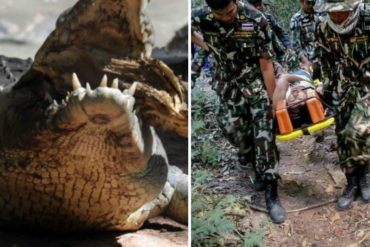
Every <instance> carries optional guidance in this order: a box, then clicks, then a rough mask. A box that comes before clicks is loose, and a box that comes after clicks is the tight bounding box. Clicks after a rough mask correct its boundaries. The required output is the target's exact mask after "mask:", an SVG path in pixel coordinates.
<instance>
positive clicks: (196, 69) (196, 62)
mask: <svg viewBox="0 0 370 247" xmlns="http://www.w3.org/2000/svg"><path fill="white" fill-rule="evenodd" d="M208 55H209V54H208V52H206V51H204V50H202V49H201V48H200V47H197V48H196V50H195V53H194V57H193V59H192V60H191V85H192V87H194V85H195V81H196V80H197V78H198V77H199V76H200V73H201V72H202V67H203V65H204V63H205V60H206V58H207V56H208Z"/></svg>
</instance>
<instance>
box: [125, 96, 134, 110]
mask: <svg viewBox="0 0 370 247" xmlns="http://www.w3.org/2000/svg"><path fill="white" fill-rule="evenodd" d="M134 104H135V100H134V99H133V98H129V99H128V100H127V106H126V109H127V112H132V109H134Z"/></svg>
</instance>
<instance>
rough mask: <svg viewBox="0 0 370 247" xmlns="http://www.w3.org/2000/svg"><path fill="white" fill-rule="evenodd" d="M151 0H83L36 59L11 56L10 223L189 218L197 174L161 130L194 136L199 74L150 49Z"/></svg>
mask: <svg viewBox="0 0 370 247" xmlns="http://www.w3.org/2000/svg"><path fill="white" fill-rule="evenodd" d="M147 4H148V1H147V0H120V1H117V0H79V1H78V2H77V3H76V4H75V5H74V6H73V7H71V8H69V9H68V10H66V11H64V12H63V13H62V14H61V15H60V16H59V18H58V20H57V22H56V27H55V30H54V31H53V32H51V33H50V35H49V36H48V37H47V39H46V40H45V42H44V43H43V45H42V46H41V48H40V49H39V50H38V52H37V53H36V55H35V59H34V61H33V62H32V61H31V60H22V59H18V58H7V57H5V56H0V102H1V104H0V142H1V147H0V226H2V227H12V228H13V227H16V228H19V227H22V228H24V227H25V228H32V229H35V228H40V229H46V230H50V231H90V230H93V231H96V230H99V231H100V230H103V231H110V230H136V229H138V228H140V227H141V226H142V225H143V223H144V222H145V220H147V219H149V218H151V217H155V216H157V215H160V214H164V215H167V216H169V217H171V218H173V219H175V220H177V221H179V222H181V223H184V224H186V223H187V221H188V218H187V215H188V202H187V201H188V187H187V184H188V176H187V175H186V174H184V173H183V172H182V171H181V170H180V169H179V168H178V167H176V166H174V165H172V164H170V163H171V162H169V159H168V158H167V150H166V148H165V147H166V145H164V144H163V143H162V141H161V138H159V137H158V134H157V132H161V133H170V134H172V135H175V136H177V137H180V138H183V139H186V138H187V135H188V108H187V100H188V99H187V90H188V89H187V83H186V82H183V81H182V80H181V77H178V76H176V75H175V74H174V72H173V71H172V70H171V69H170V68H169V67H168V66H167V65H166V64H165V63H163V62H161V61H160V60H157V59H154V58H152V57H150V54H151V50H152V45H153V33H152V28H151V24H150V20H148V18H147V17H146V15H145V11H144V9H145V7H146V5H147ZM163 141H164V142H166V140H163ZM167 146H169V145H168V144H167ZM186 148H187V147H185V149H186ZM185 149H184V150H179V149H177V152H179V153H178V156H184V155H186V154H187V150H185Z"/></svg>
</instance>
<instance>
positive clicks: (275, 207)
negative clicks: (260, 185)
mask: <svg viewBox="0 0 370 247" xmlns="http://www.w3.org/2000/svg"><path fill="white" fill-rule="evenodd" d="M265 198H266V206H267V210H268V211H269V214H270V218H271V220H272V222H274V223H282V222H284V220H285V214H286V213H285V209H284V208H283V206H281V204H280V200H279V196H278V186H277V181H276V180H275V181H269V182H267V184H266V190H265Z"/></svg>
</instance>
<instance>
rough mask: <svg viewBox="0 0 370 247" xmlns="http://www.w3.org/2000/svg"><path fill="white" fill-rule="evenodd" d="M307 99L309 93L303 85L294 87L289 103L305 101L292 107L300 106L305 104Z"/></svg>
mask: <svg viewBox="0 0 370 247" xmlns="http://www.w3.org/2000/svg"><path fill="white" fill-rule="evenodd" d="M305 99H307V93H306V91H305V90H303V87H294V88H292V89H291V92H290V94H289V96H288V99H287V104H288V105H291V104H294V103H297V102H299V101H303V102H301V103H299V104H296V105H294V106H292V109H295V108H300V107H302V106H304V105H305V101H304V100H305Z"/></svg>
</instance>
